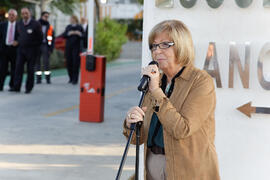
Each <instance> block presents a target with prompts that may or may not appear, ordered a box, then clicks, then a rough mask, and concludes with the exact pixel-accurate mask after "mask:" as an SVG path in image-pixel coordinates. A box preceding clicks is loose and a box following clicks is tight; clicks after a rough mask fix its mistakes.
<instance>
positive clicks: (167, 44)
mask: <svg viewBox="0 0 270 180" xmlns="http://www.w3.org/2000/svg"><path fill="white" fill-rule="evenodd" d="M171 46H174V42H162V43H159V44H151V45H150V46H149V49H150V50H151V51H155V50H157V47H159V48H160V49H167V48H169V47H171Z"/></svg>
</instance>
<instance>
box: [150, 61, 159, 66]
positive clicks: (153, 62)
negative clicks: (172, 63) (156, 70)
mask: <svg viewBox="0 0 270 180" xmlns="http://www.w3.org/2000/svg"><path fill="white" fill-rule="evenodd" d="M148 65H157V67H158V62H157V61H151V62H150V63H149V64H148Z"/></svg>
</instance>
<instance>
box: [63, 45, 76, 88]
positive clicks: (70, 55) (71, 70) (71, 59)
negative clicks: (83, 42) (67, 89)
mask: <svg viewBox="0 0 270 180" xmlns="http://www.w3.org/2000/svg"><path fill="white" fill-rule="evenodd" d="M65 56H66V60H67V71H68V76H69V81H70V82H72V83H74V84H76V83H77V82H78V76H79V68H80V48H78V47H68V48H66V52H65Z"/></svg>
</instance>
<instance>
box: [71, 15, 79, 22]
mask: <svg viewBox="0 0 270 180" xmlns="http://www.w3.org/2000/svg"><path fill="white" fill-rule="evenodd" d="M71 18H72V19H74V21H75V22H76V23H77V24H78V23H79V19H78V17H77V16H76V15H72V16H71Z"/></svg>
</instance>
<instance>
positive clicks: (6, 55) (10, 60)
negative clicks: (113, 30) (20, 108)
mask: <svg viewBox="0 0 270 180" xmlns="http://www.w3.org/2000/svg"><path fill="white" fill-rule="evenodd" d="M16 19H17V11H16V10H15V9H10V10H9V11H8V21H6V22H4V23H2V24H1V25H0V58H1V61H0V91H3V87H4V84H5V79H6V76H7V74H8V69H9V64H10V81H9V87H10V89H12V88H13V86H14V75H15V67H16V57H17V46H18V41H17V39H18V32H17V30H16V28H17V23H16Z"/></svg>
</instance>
